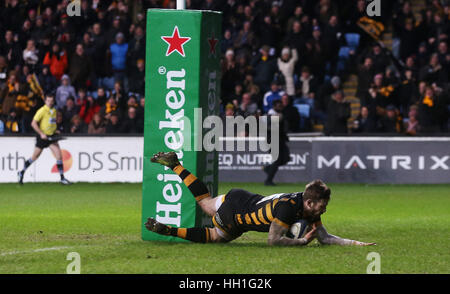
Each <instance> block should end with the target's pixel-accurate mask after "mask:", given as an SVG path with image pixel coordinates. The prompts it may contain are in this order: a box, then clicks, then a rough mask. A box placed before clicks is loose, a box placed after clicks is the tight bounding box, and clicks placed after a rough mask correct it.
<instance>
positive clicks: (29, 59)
mask: <svg viewBox="0 0 450 294" xmlns="http://www.w3.org/2000/svg"><path fill="white" fill-rule="evenodd" d="M23 61H24V63H25V64H26V65H28V66H29V67H30V69H31V72H35V70H37V64H38V62H39V50H38V49H37V48H36V43H35V42H34V40H33V39H30V40H28V41H27V47H26V48H25V50H23Z"/></svg>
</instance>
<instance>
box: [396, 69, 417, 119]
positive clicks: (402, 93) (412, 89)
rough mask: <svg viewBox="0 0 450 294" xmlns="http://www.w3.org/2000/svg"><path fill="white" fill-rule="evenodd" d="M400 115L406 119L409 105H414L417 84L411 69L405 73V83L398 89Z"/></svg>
mask: <svg viewBox="0 0 450 294" xmlns="http://www.w3.org/2000/svg"><path fill="white" fill-rule="evenodd" d="M397 91H398V101H399V107H400V113H401V114H402V116H404V117H406V116H407V115H408V108H409V105H411V104H414V100H413V97H414V96H416V91H417V83H416V80H415V77H414V74H413V71H412V70H411V69H407V70H405V72H404V77H403V81H402V83H401V84H400V86H399V87H398V89H397Z"/></svg>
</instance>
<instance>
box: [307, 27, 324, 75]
mask: <svg viewBox="0 0 450 294" xmlns="http://www.w3.org/2000/svg"><path fill="white" fill-rule="evenodd" d="M327 58H328V52H327V49H326V46H325V43H324V39H323V37H322V31H321V29H320V27H319V26H318V25H315V26H314V27H313V31H312V38H311V39H309V40H308V41H307V42H306V53H305V61H306V63H305V66H307V67H308V68H309V70H310V72H311V74H312V75H314V76H315V77H316V79H317V80H318V82H322V81H323V77H324V72H325V65H326V60H327Z"/></svg>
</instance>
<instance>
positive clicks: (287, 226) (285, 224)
mask: <svg viewBox="0 0 450 294" xmlns="http://www.w3.org/2000/svg"><path fill="white" fill-rule="evenodd" d="M273 221H274V222H276V223H277V224H279V225H280V226H282V227H284V228H286V229H289V225H288V224H287V223H285V222H282V221H280V220H279V219H277V218H274V219H273Z"/></svg>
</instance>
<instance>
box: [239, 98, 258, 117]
mask: <svg viewBox="0 0 450 294" xmlns="http://www.w3.org/2000/svg"><path fill="white" fill-rule="evenodd" d="M257 111H258V105H257V104H256V103H255V102H253V101H252V96H251V94H250V93H244V95H242V102H241V104H240V105H239V109H238V111H237V114H238V115H242V116H243V117H247V116H250V115H255V114H256V112H257Z"/></svg>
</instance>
